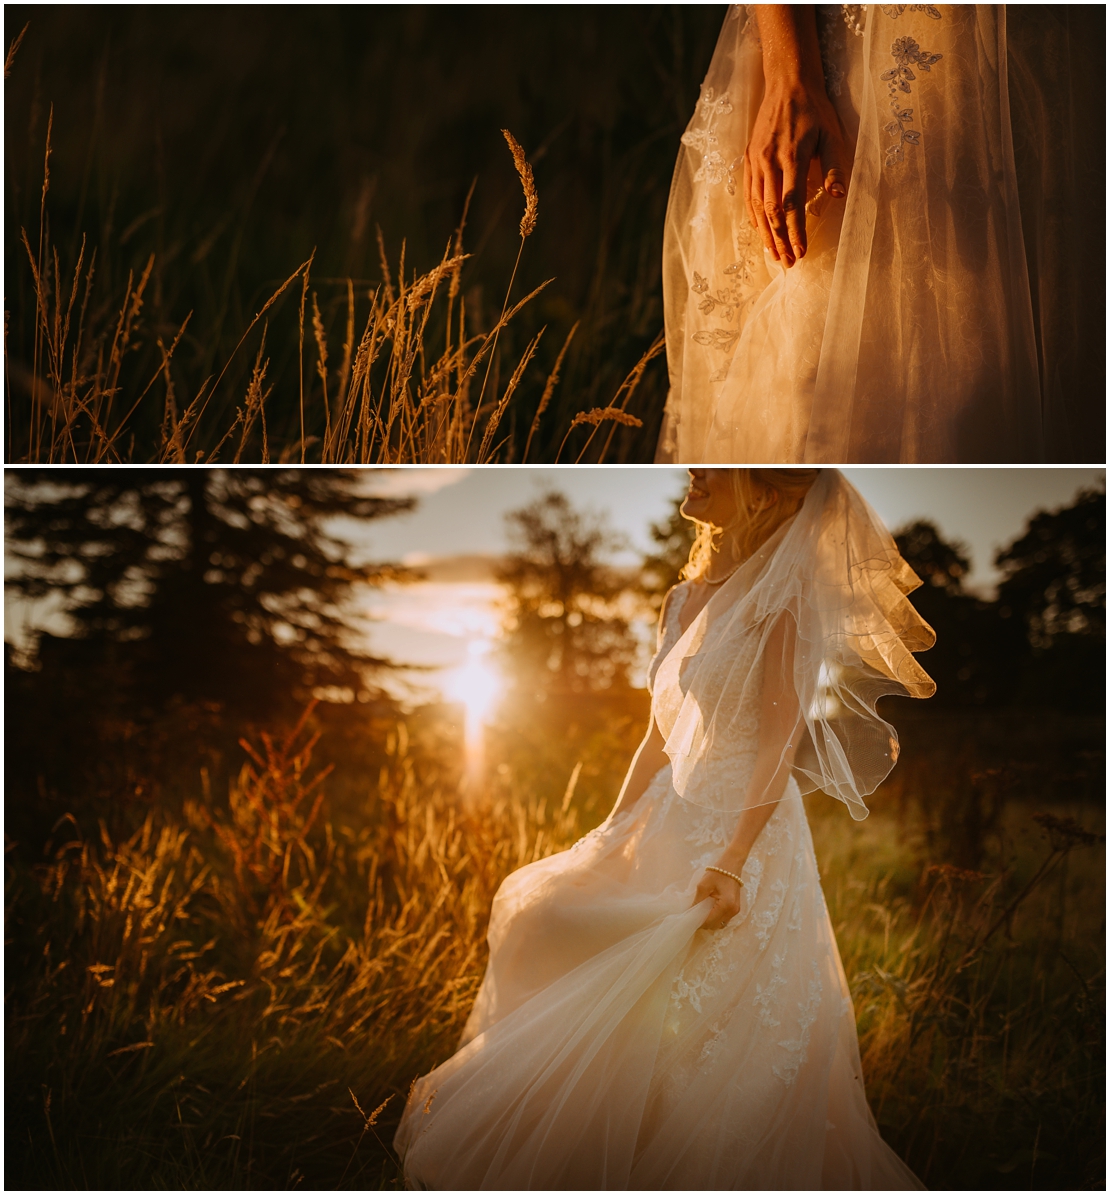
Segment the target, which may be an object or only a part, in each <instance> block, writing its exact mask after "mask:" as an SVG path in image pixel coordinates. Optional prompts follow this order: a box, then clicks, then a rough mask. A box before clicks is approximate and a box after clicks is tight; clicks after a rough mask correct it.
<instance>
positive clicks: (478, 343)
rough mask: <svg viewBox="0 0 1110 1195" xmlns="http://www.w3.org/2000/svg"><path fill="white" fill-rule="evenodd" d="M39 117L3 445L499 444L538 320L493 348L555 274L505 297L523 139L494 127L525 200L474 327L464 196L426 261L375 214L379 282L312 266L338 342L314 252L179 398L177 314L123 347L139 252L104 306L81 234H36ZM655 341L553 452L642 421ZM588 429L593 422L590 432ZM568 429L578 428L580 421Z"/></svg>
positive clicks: (88, 453) (486, 459)
mask: <svg viewBox="0 0 1110 1195" xmlns="http://www.w3.org/2000/svg"><path fill="white" fill-rule="evenodd" d="M14 48H17V47H13V49H14ZM52 130H53V108H51V110H50V117H49V121H48V125H47V133H46V149H45V158H44V163H43V184H42V194H41V203H40V211H39V230H38V235H37V238H36V241H35V244H32V239H31V236H30V235H29V234H28V232H27V230H26V229H25V228H23V229H21V236H22V244H23V249H24V253H25V258H26V264H27V267H28V268H29V271H30V275H31V281H32V294H33V297H34V304H35V313H34V335H33V349H32V362H31V368H30V371H29V373H27V371H26V369H25V368H24V367H23V366H21V365H20V364H19V363H18V362H13V361H9V359H8V344H7V338H6V337H5V366H6V369H5V373H6V375H7V387H6V388H7V416H8V419H7V432H8V440H7V459H8V460H9V461H13V462H24V463H26V462H48V463H82V464H111V463H117V462H121V461H133V460H150V461H154V462H157V463H161V464H198V463H205V464H213V463H217V462H224V463H232V464H238V463H241V462H249V463H255V462H261V463H269V462H270V461H282V462H286V463H288V462H300V463H308V462H311V463H324V464H379V465H382V464H409V463H421V464H459V463H468V462H470V463H477V464H486V463H491V462H495V461H504V460H507V459H510V458H511V457H512V455H513V452H514V444H513V437H512V436H511V435H510V434H508V430H507V427H506V414H507V412H508V411H509V409H510V405H511V404H513V402H514V400H517V401H518V402H519V398H520V395H521V393H522V392H523V391H524V390H526V389H528V388H530V387H531V386H532V385H533V379H532V377H531V375H530V373H529V370H530V367H531V366H532V365H533V359H534V358H535V355H536V352H537V349H538V348H539V345H540V342H541V340H542V338H543V335H544V333H545V331H546V327H544V328H541V329H540V330H539V332H537V333H536V334H535V335H534V336H533V337H532V338H531V339H530V340H529V341H528V343H527V345H526V346H525V348H524V350H523V352H522V353H521V354H520V355H519V356H518V357H517V359H516V360H515V361H511V360H508V361H507V360H505V359H504V357H505V355H504V353H503V352H502V351H501V348H500V345H501V340H502V334H503V332H504V331H505V329H506V328H507V327H508V326H509V325H510V323H511V321H512V320H513V319H514V317H516V316H517V315H518V314H519V313H520V312H521V311H522V310H523V309H524V308H525V307H527V306H528V305H529V304H530V303H531V302H532V301H533V300H534V299H535V298H536V297H537V295H539V294H540V293H541V292H542V291H543V290H544V289H545V288H546V287H547V286H548V285H549V284H550V282H551V281H552V279H548V281H546V282H543V283H541V285H539V286H537V287H535V288H533V289H532V290H531V291H529V292H528V293H527V294H525V295H523V296H520V297H514V294H513V290H514V284H515V282H516V278H517V273H518V269H519V266H520V261H521V256H522V254H523V251H524V246H525V241H526V240H527V238H528V237H529V236H531V235H532V233H533V232H534V231H535V229H536V226H537V220H538V206H539V200H538V194H537V191H536V186H535V181H534V178H533V175H532V169H531V166H530V165H529V164H528V161H527V158H526V156H525V153H524V149H523V147H522V146H521V145H520V144H519V142H517V140H516V139H515V138H514V137H513V136H512V134H511V133H510V132H508V130H505V139H506V141H507V143H508V145H509V149H510V152H511V153H512V155H513V161H514V165H515V167H516V170H517V173H518V175H519V178H520V182H521V187H522V191H523V196H524V205H525V206H524V214H523V216H522V218H521V221H520V228H519V236H520V245H519V249H518V252H517V257H516V263H515V265H514V267H513V270H512V274H511V276H510V279H509V282H508V285H507V287H506V290H505V294H504V299H503V302H502V304H501V310H500V314H499V315H498V317H497V318H496V320H495V321H494V322H493V324H492V326H490V327H488V328H487V329H486V330H484V331H483V330H481V329H479V328H477V327H475V326H474V322H473V320H472V319H471V318H470V316H469V315H468V312H467V308H466V300H465V296H464V294H463V290H462V278H463V269H464V263H465V262H466V261H467V260H468V258H469V256H470V255H469V254H468V253H466V252H464V249H463V232H464V229H465V225H466V210H464V212H463V216H462V219H461V221H460V224H459V226H458V228H457V229H456V231H455V233H454V235H453V236H452V237H451V238H449V240H448V242H447V245H446V248H445V249H444V252H443V255H442V257H441V259H440V260H439V262H437V263H436V264H435V265H434V266H433V267H432V268H431V269H429V270H426V271H424V272H420V271H417V270H413V269H411V268H410V267H409V266H408V265H407V263H406V261H405V246H404V244H402V247H401V251H400V258H399V260H398V262H397V263H396V265H395V267H394V266H392V265H391V264H390V262H389V260H388V258H387V255H386V251H385V246H384V243H383V241H382V237H381V232H380V230H379V232H378V245H379V251H380V260H381V282H380V283H379V284H378V285H376V286H374V287H373V288H370V289H365V288H363V287H361V286H356V284H355V281H354V280H353V279H352V278H345V279H339V280H336V279H329V280H328V281H327V286H328V287H331V288H334V287H335V286H336V285H337V284H338V285H339V286H341V287H342V296H341V300H340V302H341V304H342V306H343V310H344V312H345V320H344V321H343V326H344V336H343V341H342V345H341V347H340V348H339V350H338V352H337V351H336V350H335V349H334V347H333V346H332V345H329V342H328V336H327V331H326V326H325V319H324V317H323V315H322V313H321V306H320V295H319V292H318V290H316V289H314V285H313V280H312V266H313V260H314V256H315V255H313V256H312V257H310V258H309V259H308V260H306V261H304V262H302V263H301V265H300V266H298V267H297V269H296V270H294V271H293V273H292V274H290V275H289V276H288V277H287V278H286V279H284V281H282V282H281V283H280V284H279V285H278V286H277V287H276V288H275V289H274V291H273V292H272V293H271V294H270V296H269V297H268V298H267V299H266V300H265V301H264V302H263V303H262V304H261V305H260V306H259V308H258V310H257V312H256V313H255V314H254V316H253V318H252V319H251V320H250V322H249V323H248V325H247V327H246V329H245V330H244V332H243V333H242V335H241V336H240V338H239V341H238V343H237V344H236V346H235V348H234V350H233V351H232V352H231V353H230V354H229V355H228V356H227V358H226V359H225V360H224V362H223V365H222V366H221V368H220V369H219V371H218V372H217V373H215V374H214V375H212V376H209V377H207V378H204V379H203V380H202V381H200V382H199V384H195V385H193V386H192V387H191V392H192V393H193V397H192V398H191V399H190V400H189V401H188V402H187V403H182V401H181V400H179V397H178V389H177V386H176V384H175V380H174V372H173V369H174V359H175V353H176V351H177V349H178V347H179V345H180V344H181V341H182V338H183V337H184V336H185V335H186V332H187V329H188V327H189V323H190V321H191V319H192V314H193V313H192V312H190V313H189V314H188V315H187V316H186V317H185V319H184V320H182V322H181V324H180V325H179V326H178V327H177V329H176V330H175V332H174V335H173V336H172V337H163V336H161V335H157V334H155V335H154V341H155V346H156V349H157V353H156V354H155V356H156V362H155V365H154V368H153V369H149V370H148V371H147V373H146V374H145V375H140V374H137V373H136V371H135V370H134V369H132V368H130V367H129V365H130V360H129V359H130V357H132V356H133V355H134V354H135V352H136V351H137V350H138V349H139V348H140V347H142V346H143V343H144V339H145V338H147V337H148V336H149V332H148V330H147V329H146V328H145V326H144V323H143V307H144V303H145V301H146V293H147V288H148V286H149V284H150V280H151V276H152V273H153V271H154V267H155V258H154V256H153V255H151V256H150V257H149V258H148V260H147V262H146V265H145V267H144V269H143V270H142V271H141V273H139V275H138V276H137V277H136V275H135V274H134V272H129V273H128V277H127V283H126V286H125V288H124V293H123V296H122V298H119V297H118V296H117V297H116V298H115V301H114V304H113V302H112V301H111V300H109V299H99V300H98V299H97V298H96V297H95V282H96V252H95V251H94V250H88V249H87V245H86V241H85V239H84V238H82V241H81V247H80V251H79V253H78V255H77V261H76V263H75V264H74V265H73V266H72V267H63V263H62V260H61V258H60V256H59V253H58V248H57V246H56V245H54V244H52V243H51V239H50V232H49V219H48V210H47V195H48V193H49V190H50V157H51V134H52ZM467 206H469V199H468V201H467ZM287 294H290V295H292V296H295V297H296V311H297V321H296V331H295V333H294V334H295V336H296V344H297V354H296V355H297V377H296V380H295V382H294V384H293V386H292V387H291V386H290V380H289V378H288V377H285V378H281V379H274V378H272V377H271V376H270V370H271V356H270V355H269V350H268V348H267V342H268V339H272V336H273V334H274V333H273V330H272V328H271V324H270V321H271V319H273V318H276V317H277V316H278V315H279V314H280V303H281V300H282V299H283V297H284V296H286V295H287ZM90 300H92V302H90ZM325 306H326V307H327V306H328V304H327V303H326V302H325ZM577 329H578V324H577V323H576V324H574V325H573V326H572V327H571V329H570V332H569V333H568V335H567V337H566V339H565V341H564V343H563V346H562V348H561V350H560V352H559V354H558V356H557V358H556V361H555V365H554V367H553V369H552V370H551V371H550V372H549V373H548V375H547V377H546V380H545V381H544V382H543V385H542V390H541V394H540V399H539V402H538V405H537V406H536V411H535V415H534V416H533V418H532V421H531V424H530V427H529V433H528V437H527V440H526V442H525V447H524V451H523V454H522V458H521V459H522V460H526V459H527V458H528V454H529V452H530V451H531V447H532V443H533V440H534V439H535V437H536V433H537V431H538V430H539V428H540V422H541V420H542V419H543V416H544V414H545V412H546V411H547V409H548V406H549V405H550V403H551V399H552V396H553V394H554V391H555V387H556V385H557V384H558V381H559V375H560V370H561V368H562V365H563V360H564V357H565V355H566V352H567V349H568V347H569V346H570V343H571V341H572V339H573V337H574V335H575V332H576V331H577ZM290 331H291V330H288V329H287V330H286V332H284V333H281V334H282V335H288V334H289V333H290ZM252 338H253V339H254V340H257V347H256V348H255V349H254V356H253V364H252V366H251V367H250V372H249V378H248V381H247V385H246V390H245V392H244V393H243V394H242V395H241V396H240V397H236V396H235V395H234V394H232V393H229V392H227V390H226V388H225V379H227V378H228V375H229V371H230V370H231V369H232V367H233V365H236V362H237V357H238V355H239V354H240V352H242V351H248V350H247V345H248V342H251V341H252ZM662 349H663V337H662V334H660V335H659V336H658V337H656V339H655V341H654V343H653V344H652V345H651V346H650V348H649V349H648V350H647V352H646V353H645V354H644V355H643V356H642V358H641V360H640V361H639V362H638V363H637V364H636V365H635V366H634V367H633V369H632V370H631V371H630V373H629V374H628V376H627V377H626V378H625V380H624V382H623V383H622V384H621V385H620V387H619V388H618V390H617V392H616V394H615V395H614V396H613V398H612V400H611V401H610V402H609V403H608V404H607V405H606V406H603V407H593V408H591V409H590V410H587V411H578V412H577V413H576V414H574V415H573V417H572V419H571V420H570V423H569V426H568V427H567V428H566V431H565V434H564V435H563V436H562V441H561V444H560V446H559V449H558V452H557V454H556V456H555V460H556V461H559V460H562V459H567V460H570V459H573V460H574V461H576V462H579V461H583V460H590V461H593V462H597V461H602V460H604V459H605V457H606V454H607V453H608V452H609V451H610V449H611V447H612V442H613V436H614V433H615V432H616V431H617V429H618V428H621V427H624V428H633V429H636V428H640V427H642V426H643V421H642V420H641V419H640V418H639V417H638V416H636V415H634V414H632V413H631V412H630V411H629V410H628V407H629V403H630V400H631V399H632V398H633V396H634V394H635V392H636V390H637V387H638V386H639V383H640V380H641V378H642V376H643V373H644V370H645V368H646V367H647V365H648V363H649V362H650V361H651V360H653V359H654V358H655V357H657V356H658V355H659V354H660V353H661V352H662ZM148 355H149V354H148ZM233 376H234V375H233ZM13 377H14V378H15V381H16V383H17V384H16V385H15V386H14V387H13ZM536 382H537V383H538V379H537V380H536ZM275 391H276V394H275ZM275 407H277V408H278V416H277V419H276V426H277V428H280V429H288V427H289V426H290V419H289V414H290V411H293V412H294V415H295V417H294V419H293V420H292V425H293V426H294V428H295V431H294V433H293V435H292V436H290V434H289V432H288V430H284V431H277V432H276V431H275ZM140 424H142V425H143V426H145V427H147V428H152V427H156V428H157V432H156V434H155V436H154V441H153V444H152V445H150V446H149V448H148V447H146V446H144V445H145V441H146V439H147V437H146V436H145V434H143V433H142V432H140V431H138V430H137V429H138V425H140ZM603 427H604V428H606V429H607V430H608V435H607V436H606V437H605V438H604V440H603V441H598V440H597V436H598V432H599V429H601V428H603ZM580 428H588V429H590V430H589V432H588V433H587V434H584V433H582V432H580V431H579V430H578V429H580Z"/></svg>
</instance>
